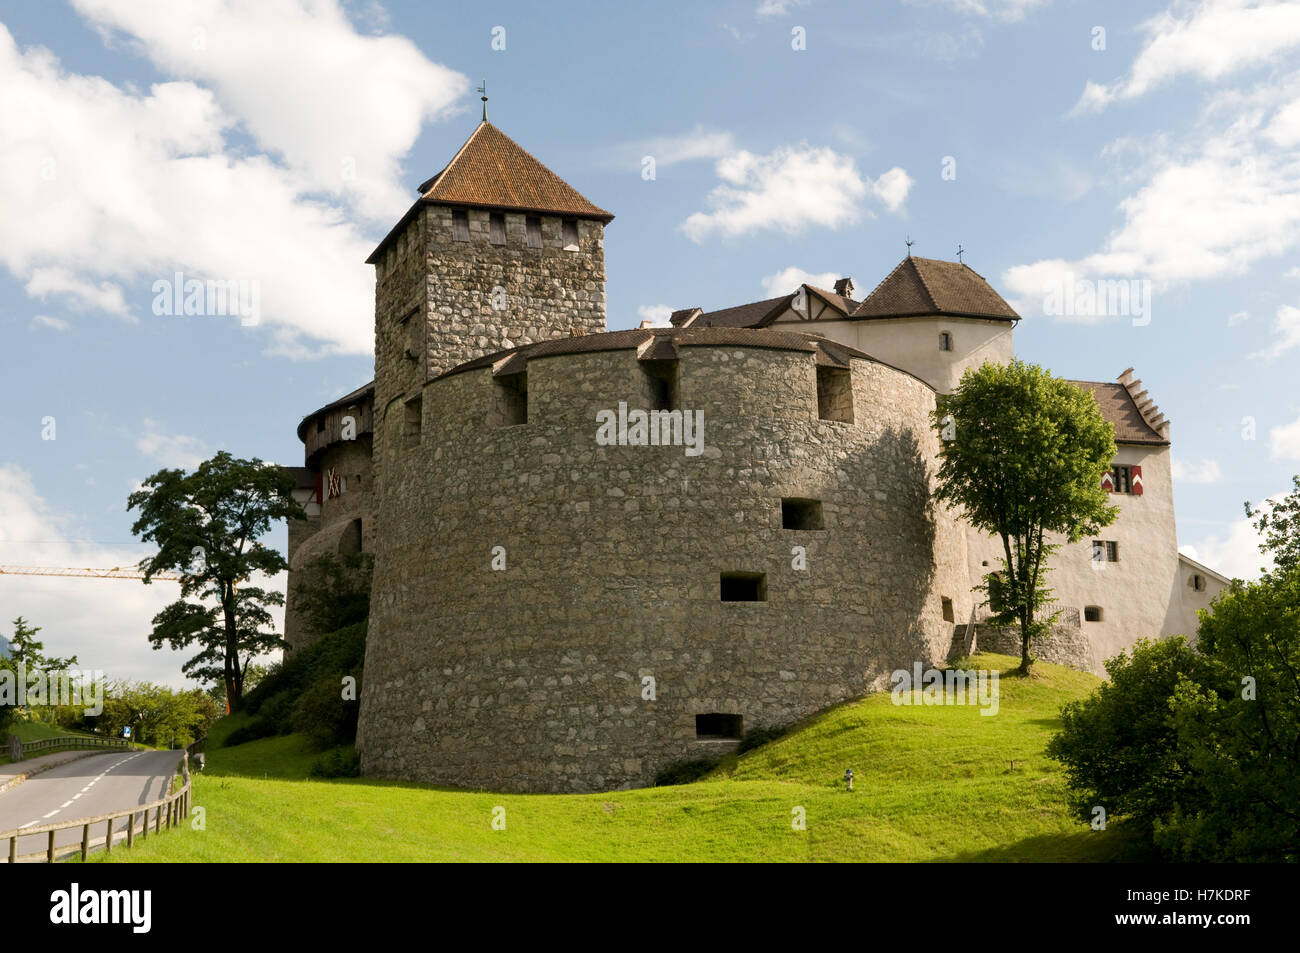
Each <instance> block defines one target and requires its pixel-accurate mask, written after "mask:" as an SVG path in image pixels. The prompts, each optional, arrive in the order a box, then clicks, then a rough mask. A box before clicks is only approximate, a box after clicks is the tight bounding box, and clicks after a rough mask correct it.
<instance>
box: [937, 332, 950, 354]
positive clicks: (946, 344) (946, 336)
mask: <svg viewBox="0 0 1300 953" xmlns="http://www.w3.org/2000/svg"><path fill="white" fill-rule="evenodd" d="M939 350H941V351H951V350H952V335H951V334H950V333H949V332H947V331H940V332H939Z"/></svg>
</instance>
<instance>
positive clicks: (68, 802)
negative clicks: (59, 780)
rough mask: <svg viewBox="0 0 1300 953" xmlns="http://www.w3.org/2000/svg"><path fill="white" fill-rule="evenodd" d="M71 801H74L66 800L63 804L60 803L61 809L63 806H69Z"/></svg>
mask: <svg viewBox="0 0 1300 953" xmlns="http://www.w3.org/2000/svg"><path fill="white" fill-rule="evenodd" d="M71 803H72V802H71V801H64V802H63V803H62V804H60V805H59V810H63V808H65V807H67V806H68V805H69V804H71Z"/></svg>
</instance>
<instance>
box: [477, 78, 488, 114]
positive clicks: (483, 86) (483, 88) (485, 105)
mask: <svg viewBox="0 0 1300 953" xmlns="http://www.w3.org/2000/svg"><path fill="white" fill-rule="evenodd" d="M478 91H479V92H480V93H482V94H483V95H482V96H480V97H479V98H480V99H481V100H483V121H484V122H487V80H483V85H482V86H480V87H479V88H478Z"/></svg>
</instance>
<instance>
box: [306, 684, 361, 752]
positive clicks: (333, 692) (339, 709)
mask: <svg viewBox="0 0 1300 953" xmlns="http://www.w3.org/2000/svg"><path fill="white" fill-rule="evenodd" d="M341 681H342V680H341V678H340V677H339V676H331V675H326V676H324V677H322V678H319V679H317V680H316V682H314V683H313V684H312V686H311V687H310V688H309V689H307V691H305V692H303V694H302V696H301V697H300V698H299V699H298V702H297V704H296V705H294V709H293V717H292V726H293V730H294V731H297V732H299V733H301V734H303V735H305V736H306V737H307V739H308V740H309V741H310V742H311V743H312V744H314V745H315V746H316V747H318V748H332V747H334V746H336V745H347V744H351V743H352V742H353V741H355V740H356V737H357V715H358V714H359V709H360V707H361V706H360V705H359V704H358V703H357V702H356V701H355V700H351V701H349V700H345V699H344V698H343V697H342V695H343V692H342V684H341Z"/></svg>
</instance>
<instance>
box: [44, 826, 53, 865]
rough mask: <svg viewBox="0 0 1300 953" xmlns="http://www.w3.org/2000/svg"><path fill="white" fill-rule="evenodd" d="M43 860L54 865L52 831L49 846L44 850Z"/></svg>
mask: <svg viewBox="0 0 1300 953" xmlns="http://www.w3.org/2000/svg"><path fill="white" fill-rule="evenodd" d="M45 859H46V861H48V862H49V863H51V864H52V863H54V831H50V846H49V847H48V848H46V851H45Z"/></svg>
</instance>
